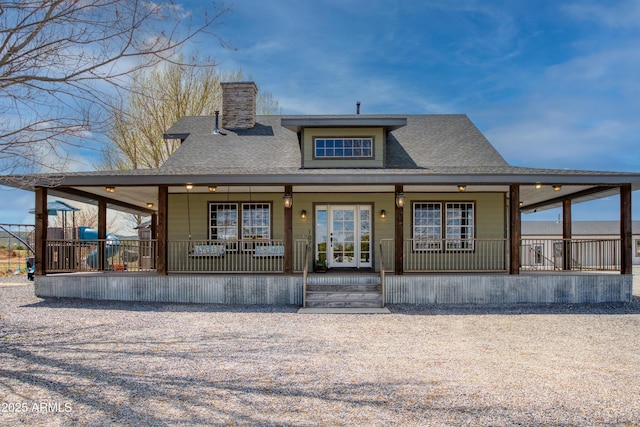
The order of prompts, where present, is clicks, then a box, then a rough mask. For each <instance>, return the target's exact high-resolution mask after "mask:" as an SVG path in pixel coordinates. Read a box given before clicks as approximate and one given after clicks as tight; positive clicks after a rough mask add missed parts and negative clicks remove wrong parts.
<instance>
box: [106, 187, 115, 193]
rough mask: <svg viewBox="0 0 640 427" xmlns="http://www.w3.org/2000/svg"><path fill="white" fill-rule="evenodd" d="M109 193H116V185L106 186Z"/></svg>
mask: <svg viewBox="0 0 640 427" xmlns="http://www.w3.org/2000/svg"><path fill="white" fill-rule="evenodd" d="M104 189H105V190H106V191H107V193H115V192H116V187H105V188H104Z"/></svg>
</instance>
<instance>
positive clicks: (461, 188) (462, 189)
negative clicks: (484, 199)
mask: <svg viewBox="0 0 640 427" xmlns="http://www.w3.org/2000/svg"><path fill="white" fill-rule="evenodd" d="M466 190H467V186H466V185H464V184H460V185H458V191H466Z"/></svg>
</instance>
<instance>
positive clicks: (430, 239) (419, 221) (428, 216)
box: [413, 203, 442, 251]
mask: <svg viewBox="0 0 640 427" xmlns="http://www.w3.org/2000/svg"><path fill="white" fill-rule="evenodd" d="M413 250H415V251H440V250H442V203H414V204H413Z"/></svg>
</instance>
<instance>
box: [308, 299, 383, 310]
mask: <svg viewBox="0 0 640 427" xmlns="http://www.w3.org/2000/svg"><path fill="white" fill-rule="evenodd" d="M380 305H381V301H380V300H378V301H374V300H365V301H359V300H350V301H340V300H336V301H333V300H329V301H314V300H310V301H307V307H308V308H378V307H380Z"/></svg>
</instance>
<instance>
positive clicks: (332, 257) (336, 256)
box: [329, 206, 358, 267]
mask: <svg viewBox="0 0 640 427" xmlns="http://www.w3.org/2000/svg"><path fill="white" fill-rule="evenodd" d="M356 210H357V209H356V207H355V206H336V207H330V208H329V218H330V222H329V225H330V233H329V242H330V245H329V247H330V252H331V253H330V254H329V267H357V265H358V259H357V258H356V249H357V248H356V244H357V241H356V237H357V236H356V234H357V233H356V232H357V228H356Z"/></svg>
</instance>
